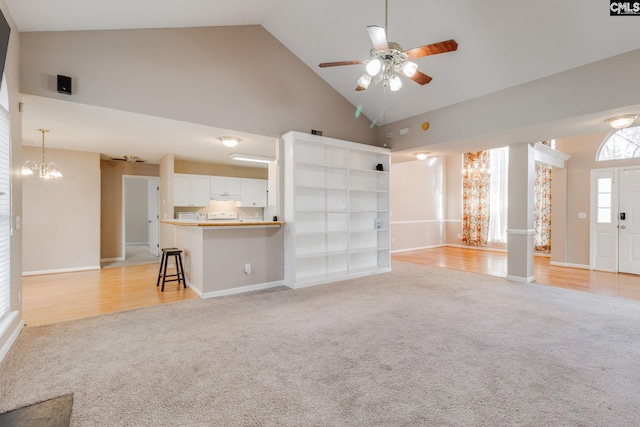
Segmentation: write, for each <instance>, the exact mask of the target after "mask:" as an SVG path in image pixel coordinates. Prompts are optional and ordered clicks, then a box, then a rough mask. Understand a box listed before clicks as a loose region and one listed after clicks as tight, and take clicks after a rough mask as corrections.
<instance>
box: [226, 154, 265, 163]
mask: <svg viewBox="0 0 640 427" xmlns="http://www.w3.org/2000/svg"><path fill="white" fill-rule="evenodd" d="M229 157H230V158H231V159H233V160H239V161H243V162H254V163H271V162H273V161H274V160H275V159H273V158H271V157H266V156H254V155H252V154H241V153H231V154H229Z"/></svg>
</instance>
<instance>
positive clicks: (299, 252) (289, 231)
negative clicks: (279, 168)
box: [282, 132, 391, 288]
mask: <svg viewBox="0 0 640 427" xmlns="http://www.w3.org/2000/svg"><path fill="white" fill-rule="evenodd" d="M282 139H283V142H284V153H285V154H284V187H285V192H284V221H285V284H286V285H287V286H289V287H292V288H298V287H303V286H310V285H316V284H320V283H326V282H332V281H336V280H342V279H346V278H350V277H358V276H364V275H369V274H375V273H381V272H385V271H390V269H391V261H390V245H389V239H390V234H389V202H390V200H389V173H388V170H389V150H387V149H385V148H379V147H374V146H368V145H364V144H358V143H354V142H348V141H341V140H336V139H332V138H326V137H320V136H317V135H308V134H303V133H300V132H289V133H287V134H285V135H283V136H282ZM380 169H382V170H380Z"/></svg>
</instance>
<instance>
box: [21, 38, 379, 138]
mask: <svg viewBox="0 0 640 427" xmlns="http://www.w3.org/2000/svg"><path fill="white" fill-rule="evenodd" d="M20 60H21V73H22V75H21V78H22V80H21V85H20V88H21V90H22V92H23V93H28V94H31V95H38V96H44V97H49V98H55V99H61V100H69V98H68V96H65V95H60V94H58V93H57V92H56V89H55V76H56V75H57V74H64V75H67V76H70V77H72V78H73V87H74V94H73V98H72V99H73V101H74V102H78V103H82V104H89V105H96V106H101V107H107V108H114V109H117V110H124V111H131V112H136V113H141V114H148V115H152V116H157V117H164V118H169V119H175V120H182V121H187V122H191V123H198V124H202V125H208V126H215V127H220V128H225V129H231V130H236V131H242V132H248V133H253V134H258V135H266V136H272V137H274V138H275V137H279V136H280V135H282V134H284V133H286V132H288V131H290V130H297V131H301V132H309V131H310V130H311V129H317V130H322V131H323V132H324V135H325V136H330V137H334V138H340V139H345V140H349V141H357V142H361V143H374V142H375V138H376V131H375V130H372V129H370V128H369V124H370V121H369V120H368V119H367V118H366V117H364V116H361V117H359V118H355V116H354V107H353V105H351V104H350V103H349V102H348V101H347V100H346V99H345V98H343V97H342V96H340V95H339V94H338V93H337V92H336V91H335V90H333V89H332V88H331V87H330V86H329V85H328V84H327V83H326V82H325V81H324V80H322V78H320V77H319V76H318V75H317V74H316V73H314V72H313V71H312V70H310V69H309V67H307V65H305V64H304V63H303V62H302V61H300V60H299V59H298V58H297V57H295V56H294V55H293V54H292V53H291V52H290V51H289V50H288V49H287V48H286V47H284V46H283V45H282V44H281V43H280V42H278V41H277V40H276V39H275V38H274V37H273V36H272V35H271V34H270V33H269V32H268V31H266V30H265V29H264V28H262V27H261V26H258V25H249V26H237V27H201V28H173V29H144V30H114V31H70V32H33V33H22V50H21V57H20Z"/></svg>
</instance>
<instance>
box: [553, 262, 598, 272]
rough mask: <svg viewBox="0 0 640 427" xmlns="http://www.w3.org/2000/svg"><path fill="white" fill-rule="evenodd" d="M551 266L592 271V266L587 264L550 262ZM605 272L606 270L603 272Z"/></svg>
mask: <svg viewBox="0 0 640 427" xmlns="http://www.w3.org/2000/svg"><path fill="white" fill-rule="evenodd" d="M549 265H554V266H557V267H570V268H581V269H583V270H591V266H589V265H585V264H572V263H570V262H557V261H550V262H549ZM602 271H605V270H602Z"/></svg>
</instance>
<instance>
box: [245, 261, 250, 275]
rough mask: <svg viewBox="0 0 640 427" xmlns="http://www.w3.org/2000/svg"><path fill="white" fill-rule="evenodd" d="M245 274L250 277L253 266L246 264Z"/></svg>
mask: <svg viewBox="0 0 640 427" xmlns="http://www.w3.org/2000/svg"><path fill="white" fill-rule="evenodd" d="M244 274H246V275H247V276H248V275H249V274H251V264H249V263H246V264H245V265H244Z"/></svg>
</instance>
